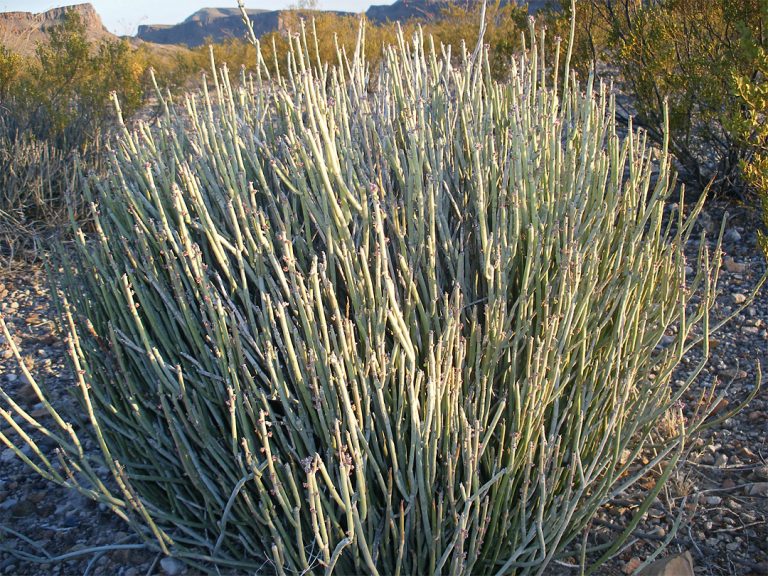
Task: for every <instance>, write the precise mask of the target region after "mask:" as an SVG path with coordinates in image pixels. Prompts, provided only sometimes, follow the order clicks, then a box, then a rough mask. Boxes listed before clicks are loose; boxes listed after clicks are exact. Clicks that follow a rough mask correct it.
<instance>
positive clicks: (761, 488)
mask: <svg viewBox="0 0 768 576" xmlns="http://www.w3.org/2000/svg"><path fill="white" fill-rule="evenodd" d="M747 494H748V495H750V496H768V482H755V483H754V484H752V486H750V487H749V488H748V489H747Z"/></svg>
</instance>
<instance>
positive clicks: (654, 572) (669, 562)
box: [638, 551, 694, 576]
mask: <svg viewBox="0 0 768 576" xmlns="http://www.w3.org/2000/svg"><path fill="white" fill-rule="evenodd" d="M638 576H694V573H693V558H692V557H691V553H690V552H688V551H686V552H684V553H683V554H677V555H675V556H667V557H666V558H662V559H661V560H657V561H656V562H654V563H653V564H651V565H650V566H647V567H646V568H645V569H644V570H643V571H642V572H640V574H639V575H638Z"/></svg>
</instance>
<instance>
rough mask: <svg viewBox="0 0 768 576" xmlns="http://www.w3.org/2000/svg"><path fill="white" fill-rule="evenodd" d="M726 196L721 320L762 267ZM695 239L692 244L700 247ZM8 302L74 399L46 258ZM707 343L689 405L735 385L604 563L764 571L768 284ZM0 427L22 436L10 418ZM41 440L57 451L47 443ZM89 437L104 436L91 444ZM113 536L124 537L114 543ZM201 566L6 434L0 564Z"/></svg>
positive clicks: (747, 228)
mask: <svg viewBox="0 0 768 576" xmlns="http://www.w3.org/2000/svg"><path fill="white" fill-rule="evenodd" d="M726 208H728V210H729V211H730V212H731V213H732V216H731V217H730V219H729V221H728V224H727V226H726V233H725V235H724V247H725V251H726V255H727V256H726V259H725V261H724V266H723V270H722V273H721V277H720V284H719V289H720V293H719V297H718V304H717V307H716V309H715V311H714V316H715V319H717V318H722V317H725V316H727V315H729V314H732V313H733V312H734V311H735V310H737V309H738V307H740V306H742V305H743V304H744V302H745V301H746V298H747V295H748V294H749V293H750V291H751V289H752V288H753V287H754V286H755V283H756V282H757V280H758V279H759V278H760V276H761V274H762V273H763V271H764V269H765V262H764V259H763V256H762V255H761V253H760V250H759V248H758V244H757V233H756V230H757V229H758V228H759V221H758V219H757V216H756V215H755V214H752V213H751V212H750V211H748V210H745V209H741V208H738V207H736V208H734V207H733V206H728V207H726V206H725V205H724V204H722V203H719V202H711V203H710V204H709V205H708V206H707V209H706V211H707V214H706V216H705V218H704V220H703V222H705V223H707V224H711V223H712V222H714V223H718V222H720V220H721V219H722V216H723V213H724V211H725V209H726ZM689 249H690V250H691V254H695V251H696V246H695V245H691V246H690V247H689ZM0 309H1V310H2V313H3V315H4V317H5V318H6V321H7V323H8V325H9V328H10V329H11V331H12V333H13V334H14V337H15V339H16V343H17V344H18V345H19V347H20V349H21V350H22V354H23V357H24V361H25V363H26V364H27V366H28V367H29V368H30V370H31V372H32V373H33V375H34V376H35V378H36V379H37V380H38V381H39V382H43V383H44V384H45V387H46V389H47V390H49V393H50V395H51V396H52V397H53V398H54V399H55V403H56V404H57V405H61V404H66V403H68V402H71V401H72V400H71V398H70V396H69V394H68V389H69V388H71V387H72V386H73V385H74V380H73V377H72V374H71V371H70V368H69V366H68V364H67V361H66V354H67V344H66V342H65V340H64V336H63V335H62V334H61V332H60V331H59V330H58V329H57V327H56V324H55V320H54V319H55V311H54V310H53V308H52V304H51V299H50V293H49V288H48V283H47V280H46V276H45V273H44V271H43V269H42V267H40V266H34V265H32V266H21V267H16V268H13V269H11V270H2V271H0ZM669 341H671V337H670V338H669V339H668V342H669ZM4 344H5V342H4V339H3V337H2V336H1V335H0V386H1V387H2V388H3V389H4V390H6V391H7V392H8V393H9V394H10V395H11V396H12V397H13V398H14V399H16V401H18V403H19V404H20V405H21V406H22V407H23V408H25V409H27V410H29V411H31V412H32V414H33V415H36V416H37V417H41V416H43V415H44V414H45V413H44V410H43V408H42V405H41V404H40V403H39V399H38V398H37V396H36V395H35V393H34V391H33V390H32V388H31V387H30V386H29V384H28V383H27V382H26V379H25V377H24V376H23V374H22V372H21V370H20V369H19V366H18V364H17V363H16V360H15V359H13V357H12V354H11V353H10V351H9V350H7V346H5V345H4ZM662 345H664V342H662ZM710 347H711V358H710V360H709V362H708V363H707V365H706V367H705V368H704V370H703V371H702V373H701V374H700V376H699V377H698V378H697V380H696V382H695V383H694V384H693V386H692V387H691V389H690V390H689V393H688V394H687V396H686V398H685V406H686V408H685V409H686V410H687V411H688V413H689V415H690V411H691V410H693V409H694V407H695V406H696V405H697V404H698V402H699V399H700V397H701V395H702V394H704V393H706V392H707V391H708V390H709V388H710V387H711V386H712V385H713V384H714V383H720V386H721V388H720V389H725V390H726V394H725V397H724V399H723V400H722V401H721V402H720V403H719V404H718V405H717V406H716V409H715V414H714V415H713V416H712V417H711V419H712V427H711V428H710V429H708V430H707V431H706V432H705V433H704V434H703V435H702V436H701V437H699V438H697V439H695V440H694V441H693V442H692V443H691V444H690V446H689V451H688V452H687V453H686V454H685V457H684V458H683V460H682V461H681V463H680V464H679V465H678V466H677V468H676V470H675V471H674V472H673V474H672V476H671V478H670V481H669V482H668V483H667V485H666V486H665V487H664V488H663V489H662V491H661V493H660V494H659V496H658V497H657V498H656V499H655V501H654V502H653V504H652V505H651V507H650V509H649V510H648V512H647V513H646V514H645V515H644V516H643V519H642V521H641V522H640V523H639V524H638V526H637V527H636V529H635V530H634V531H633V535H632V537H631V538H630V539H629V541H628V543H627V545H626V546H625V547H624V548H623V549H622V550H621V551H620V552H619V553H618V554H617V555H616V556H615V557H614V558H613V559H612V560H611V561H610V563H609V564H608V565H607V566H606V567H605V569H604V570H601V574H609V575H613V574H615V575H617V576H618V575H621V574H628V573H631V572H632V571H633V570H634V569H636V568H637V567H639V566H640V565H641V564H642V563H643V562H645V561H646V560H648V559H649V558H652V555H654V553H656V552H658V550H659V548H660V546H661V545H662V544H663V543H665V542H666V543H667V544H668V546H667V548H666V549H665V550H664V551H662V552H661V553H660V554H659V557H661V556H664V555H667V554H678V553H681V552H684V551H688V552H690V554H691V556H692V558H693V561H694V566H695V573H696V574H697V575H707V576H715V575H718V576H719V575H737V574H738V575H747V574H753V575H758V574H768V459H767V458H768V445H766V438H768V387H763V388H761V389H760V390H759V392H758V393H757V395H756V397H755V398H754V399H753V400H752V401H751V402H750V403H749V405H748V406H747V407H746V408H745V409H743V410H741V411H740V412H738V413H736V414H730V412H731V411H732V409H733V408H734V407H736V406H738V405H739V404H740V403H741V402H743V401H744V399H745V398H747V396H748V395H749V394H750V393H751V392H752V391H753V390H754V388H755V383H756V379H757V374H758V373H757V361H758V360H762V359H763V358H766V357H768V355H767V354H766V352H767V351H768V291H766V290H762V291H761V292H760V293H759V294H758V296H757V298H756V300H755V301H754V302H753V303H751V304H750V305H749V306H748V307H747V308H746V309H744V310H743V311H741V312H739V313H738V314H737V316H736V318H735V320H734V321H733V322H732V323H730V324H729V325H727V326H726V327H725V328H724V329H722V330H721V331H720V332H718V333H717V334H715V335H713V337H712V338H711V340H710ZM700 359H701V358H700V353H699V352H698V351H697V350H692V351H691V353H690V354H689V355H687V356H686V357H685V358H684V359H683V362H682V364H681V367H680V369H679V371H678V373H677V374H676V375H675V376H674V378H673V382H681V381H683V380H684V379H685V377H686V374H687V373H688V372H689V371H690V370H693V369H694V367H695V366H696V365H697V364H698V362H699V361H700ZM0 432H2V433H3V434H6V435H8V436H10V437H13V436H14V433H13V432H12V431H11V430H10V429H9V428H8V425H7V423H6V422H5V421H4V420H0ZM42 446H43V449H44V450H45V451H47V452H49V453H50V454H51V455H53V448H54V446H52V445H51V444H50V442H48V443H46V442H45V441H43V442H42ZM86 449H94V447H93V446H92V445H91V446H89V445H88V444H87V443H86ZM652 486H653V479H652V478H649V479H647V480H644V481H643V482H641V483H640V485H638V486H635V487H634V488H632V489H631V490H630V491H629V492H627V493H625V494H621V495H620V496H619V497H617V498H616V499H615V500H614V501H612V502H611V503H609V504H608V505H606V506H605V507H603V508H602V509H601V511H600V513H599V514H598V516H597V517H596V518H595V520H594V522H593V523H592V526H591V528H590V532H589V539H590V541H594V542H595V543H598V542H610V541H611V540H612V539H615V537H616V536H617V534H618V533H620V532H621V531H623V530H624V529H625V528H626V527H627V526H628V525H629V523H630V521H631V520H632V518H633V516H634V512H635V510H637V507H638V505H639V504H640V503H641V502H642V500H643V497H644V495H645V492H644V491H647V490H650V489H651V488H652ZM676 522H677V523H678V529H677V532H676V533H675V531H674V527H675V523H676ZM668 540H669V542H667V541H668ZM116 545H119V546H123V548H121V549H114V547H115V546H116ZM64 555H66V558H61V557H62V556H64ZM577 558H578V557H577V556H575V555H574V557H573V558H564V559H563V560H561V561H559V562H558V563H557V564H556V565H554V566H553V568H552V569H551V570H550V571H549V573H551V574H577V573H578V571H577V570H575V569H574V568H573V565H575V564H577V563H578V560H577ZM192 573H193V571H192V570H191V569H188V568H185V567H184V565H182V564H181V563H179V562H178V561H176V560H172V559H168V558H162V557H161V556H160V555H158V554H157V553H156V552H155V551H153V550H152V549H151V548H150V547H149V546H142V543H141V541H140V540H139V538H138V537H137V536H136V535H134V534H133V533H132V532H131V531H130V529H129V528H128V527H127V526H126V525H125V524H123V523H122V522H121V521H120V520H119V519H118V518H117V517H116V516H114V515H113V514H112V513H111V512H109V511H108V510H106V509H104V508H103V507H100V506H99V505H98V504H96V503H94V502H92V501H90V500H88V499H87V498H84V497H81V496H79V495H77V494H74V493H71V492H69V491H67V490H65V489H63V488H60V487H58V486H56V485H54V484H51V483H50V482H47V481H45V480H43V479H41V478H40V477H39V476H37V475H36V474H35V473H34V472H32V471H31V470H30V469H29V468H28V467H27V466H26V465H25V464H24V463H23V462H22V461H21V460H20V459H19V458H18V457H17V456H16V454H15V453H14V452H13V451H12V450H10V449H7V448H5V447H4V446H3V444H2V443H0V575H2V574H14V575H16V574H18V575H23V574H29V575H35V576H37V575H69V574H96V575H102V574H103V575H109V576H139V575H143V574H148V575H149V574H159V575H162V574H165V575H168V576H175V575H183V574H192Z"/></svg>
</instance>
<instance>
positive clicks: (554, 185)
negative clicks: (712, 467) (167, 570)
mask: <svg viewBox="0 0 768 576" xmlns="http://www.w3.org/2000/svg"><path fill="white" fill-rule="evenodd" d="M531 36H532V37H533V32H532V33H531ZM303 37H304V35H303V34H300V35H298V36H296V37H291V41H292V46H293V48H292V51H291V57H290V59H289V61H288V63H289V65H288V67H287V68H285V69H283V70H282V71H281V74H280V75H279V77H278V76H277V75H273V76H272V79H271V81H269V82H267V81H265V78H266V75H267V71H266V64H265V63H264V62H263V59H260V60H259V70H258V74H257V76H256V77H255V78H243V79H242V81H241V83H240V84H239V85H235V84H233V83H232V82H231V81H230V78H229V77H228V75H227V73H226V70H224V71H222V72H221V73H220V74H216V73H214V80H215V85H214V86H213V88H211V89H210V90H208V89H207V88H205V89H204V92H203V94H202V95H198V96H195V95H190V96H187V98H186V99H185V100H184V104H183V106H182V107H181V108H178V107H176V106H174V105H172V104H171V103H170V102H165V103H164V105H165V106H166V107H167V113H166V114H165V115H164V116H163V118H162V119H161V120H160V122H159V124H158V125H157V126H156V127H154V128H151V127H149V126H146V125H142V126H140V127H139V128H138V129H137V130H136V131H133V132H131V131H129V130H127V129H125V130H124V132H123V134H122V136H121V138H120V139H119V141H118V143H117V146H116V147H115V150H114V155H113V157H112V167H111V172H110V175H109V176H108V177H102V178H99V177H96V178H89V179H85V180H83V186H84V189H85V194H86V195H87V197H88V198H90V199H91V200H92V217H93V226H94V228H93V232H92V233H89V232H87V231H85V230H82V229H78V230H77V238H78V245H77V249H76V250H75V252H74V253H73V254H64V255H63V256H64V258H65V260H64V263H63V269H64V271H65V273H64V275H63V277H61V279H60V282H61V288H62V290H63V294H64V295H65V297H64V299H63V300H62V309H63V312H64V317H65V322H66V324H67V326H68V327H69V335H70V342H71V347H72V358H73V363H74V368H75V373H76V375H77V379H78V382H79V387H78V398H79V400H80V404H81V406H82V411H83V414H84V415H85V416H84V418H85V422H84V423H83V422H80V421H81V420H82V419H83V418H82V417H80V416H79V415H73V414H69V415H64V416H61V415H59V414H58V413H57V412H56V410H55V409H54V408H53V407H51V405H50V403H49V402H48V399H47V397H46V395H45V394H44V393H43V392H42V391H41V392H40V396H41V400H42V401H44V403H45V405H46V407H47V408H48V410H49V411H50V413H51V416H52V418H53V419H54V422H56V423H57V425H56V427H50V428H46V429H44V430H43V433H45V434H47V435H49V436H51V437H52V438H53V439H54V440H55V441H56V442H57V443H58V444H59V446H60V448H61V452H60V459H59V460H58V461H49V460H47V459H46V458H45V456H44V455H42V454H41V452H40V451H39V450H38V449H37V448H36V446H35V445H34V444H33V446H32V448H33V454H34V456H33V457H32V458H27V456H26V455H25V454H24V453H22V452H21V451H20V449H19V447H18V446H16V444H15V443H14V442H12V441H11V439H9V438H6V437H2V439H3V440H4V441H5V442H6V443H8V444H9V445H11V446H12V448H13V449H14V450H16V451H17V453H18V454H19V455H20V457H22V458H25V459H27V461H28V462H29V463H30V464H31V465H33V466H35V467H36V469H37V470H38V471H39V472H40V473H42V474H43V475H44V476H46V477H47V478H50V479H52V480H55V481H57V482H60V483H62V484H65V485H68V486H72V487H73V488H75V489H76V490H79V491H80V492H81V493H83V494H86V495H88V496H90V497H92V498H95V499H98V500H99V501H101V502H103V503H105V504H106V505H108V506H109V507H111V508H112V509H113V510H114V511H115V512H116V513H117V514H119V515H120V516H121V517H123V518H125V519H126V520H127V521H128V522H130V523H131V524H132V525H133V526H134V527H135V528H136V530H138V531H139V532H140V533H141V534H142V535H143V536H144V537H145V538H146V539H147V540H148V541H151V542H154V546H156V547H157V548H158V549H159V550H161V551H163V552H165V553H169V554H173V555H175V556H177V557H179V558H181V559H184V560H185V561H187V562H190V563H195V564H198V565H199V566H201V567H203V568H205V567H206V566H208V567H209V568H210V563H214V564H216V565H218V566H219V567H229V568H234V569H237V570H246V569H249V570H260V569H261V570H269V571H270V572H272V571H274V572H276V573H279V574H282V573H289V572H294V571H295V572H306V571H318V572H319V571H321V570H325V571H326V572H327V573H330V572H332V571H334V569H335V570H336V572H338V573H340V574H350V573H370V574H377V573H382V574H390V573H393V574H397V573H408V574H427V573H431V574H449V573H450V574H470V573H471V574H487V573H494V574H496V573H498V574H508V573H532V572H538V571H539V570H540V569H542V568H543V567H545V566H546V565H548V564H549V563H551V562H552V561H553V559H557V558H559V557H561V556H562V555H563V554H564V553H565V552H564V551H565V550H566V547H568V546H569V545H570V546H572V547H573V546H577V547H578V544H577V543H576V541H577V539H578V542H581V536H582V534H583V529H584V527H585V526H586V525H587V524H588V523H589V521H590V519H591V518H592V516H593V515H594V513H595V511H596V510H597V509H598V507H600V506H601V505H602V504H604V503H605V502H606V501H607V500H609V499H610V498H612V497H613V496H615V495H616V494H619V493H620V492H621V491H622V490H623V489H624V488H626V487H627V486H631V485H632V484H633V483H635V482H637V481H638V480H639V479H641V478H643V477H645V476H646V475H648V474H649V473H651V471H652V470H653V471H655V472H654V473H659V472H660V463H663V462H665V461H671V463H670V464H668V465H667V467H666V468H663V471H661V473H660V476H658V477H657V478H656V480H657V482H656V488H654V489H653V490H651V491H650V493H649V494H648V499H647V501H646V502H645V503H644V504H643V506H642V507H641V508H640V509H639V510H638V517H639V516H640V515H641V514H642V513H643V512H644V510H645V509H646V508H647V506H648V505H650V502H651V501H652V500H653V498H654V497H655V495H656V494H657V493H658V490H660V488H661V486H662V485H663V482H664V479H665V478H666V476H667V474H668V473H669V471H670V470H671V467H672V466H673V465H674V462H675V460H676V457H677V455H678V454H679V453H680V451H681V450H682V449H683V445H684V441H685V438H686V437H687V435H688V434H690V433H694V432H695V431H696V429H697V427H698V426H699V425H700V423H701V419H702V418H703V417H704V416H705V415H707V413H708V411H707V409H706V407H703V408H702V409H701V411H700V412H699V413H698V416H697V417H696V418H694V419H693V420H691V421H686V419H685V418H684V417H683V416H682V412H681V408H680V406H679V405H678V400H679V399H680V397H681V395H682V394H683V393H684V391H685V389H686V386H687V384H686V385H684V386H682V387H680V388H677V389H672V388H670V384H669V381H670V374H671V372H672V370H673V369H674V367H675V366H676V365H677V363H678V362H679V360H680V358H681V357H682V355H683V354H684V353H685V352H686V351H687V350H689V349H690V348H691V347H692V346H694V345H696V343H697V342H702V343H703V344H702V345H703V347H704V355H705V356H706V352H707V350H706V346H707V342H708V335H709V323H708V311H709V309H710V308H711V306H712V303H713V292H714V288H715V284H716V281H717V270H718V264H719V260H720V252H719V249H718V250H717V251H716V253H715V254H714V255H712V256H710V254H709V253H708V251H707V250H706V248H704V246H705V244H704V243H702V249H701V251H700V254H699V258H698V261H697V262H695V263H693V265H694V266H695V269H696V271H697V272H696V274H695V275H693V276H691V277H690V278H689V279H686V273H685V268H686V259H685V257H684V255H683V247H684V244H685V243H686V241H687V240H688V238H689V236H690V234H691V231H692V226H693V218H690V219H683V217H682V216H680V215H679V214H672V216H670V217H669V218H667V217H665V198H666V196H667V194H668V192H669V190H670V188H671V187H672V185H673V182H672V176H671V173H670V157H669V156H668V155H667V153H666V151H665V150H662V151H660V152H656V151H652V150H651V149H649V148H648V147H647V145H646V140H645V137H644V136H643V135H638V134H634V133H630V135H629V137H628V138H627V139H625V140H623V141H622V140H620V139H619V138H618V137H617V135H616V132H615V125H614V122H613V112H614V102H613V100H612V99H611V98H610V97H609V96H607V94H606V92H605V91H604V90H602V89H601V90H600V91H598V92H597V93H593V90H592V85H591V83H588V84H587V85H586V86H579V85H577V84H575V83H574V82H573V81H572V80H571V78H570V76H569V75H568V74H567V65H566V75H565V76H561V77H559V78H558V77H555V78H554V82H553V84H551V85H550V84H548V82H547V80H546V77H547V73H546V70H547V68H546V66H545V63H544V62H543V61H542V60H541V59H540V57H539V52H538V50H537V47H536V44H535V43H533V48H532V49H531V50H530V52H527V53H524V54H522V55H519V56H517V57H516V58H515V59H514V61H513V68H512V77H511V80H510V82H508V83H504V84H498V83H495V82H494V81H493V80H492V77H491V67H490V65H489V60H488V51H487V50H484V49H483V48H482V44H479V45H478V47H477V48H476V49H475V50H474V52H471V53H469V52H467V51H463V52H461V54H460V58H459V62H460V64H459V65H456V66H454V65H453V64H452V63H451V60H450V59H449V58H447V57H446V56H445V53H441V52H437V51H435V50H434V49H433V48H432V42H431V41H430V40H425V39H424V38H423V37H422V36H420V35H416V36H415V37H414V39H413V42H410V43H409V42H406V40H405V39H404V38H403V37H402V36H400V37H399V39H398V44H397V46H395V47H393V48H392V47H391V48H388V49H387V50H386V51H385V55H384V59H383V63H382V67H381V69H380V70H379V72H378V74H377V75H376V80H375V82H376V83H375V85H370V84H369V83H368V79H367V76H366V73H367V67H366V64H365V62H364V60H363V59H362V56H361V53H360V52H359V51H356V52H355V53H354V56H353V57H351V58H350V59H347V58H345V57H343V56H341V55H340V56H339V58H340V61H341V63H342V65H341V66H339V67H325V66H322V64H321V63H319V62H315V63H314V64H313V65H310V62H313V58H314V57H315V55H316V53H315V52H314V50H313V48H311V46H312V43H311V42H310V43H309V47H308V46H307V44H306V43H305V42H303V41H302V40H301V38H303ZM315 64H316V65H315ZM555 70H557V67H555ZM553 86H556V87H557V89H554V88H553ZM654 166H657V167H658V178H654V176H653V174H654V172H653V169H654ZM625 171H627V173H628V177H627V178H625V177H624V173H625ZM694 213H695V210H694ZM667 216H669V215H667ZM673 325H674V326H676V328H677V331H676V332H675V336H674V338H673V339H674V342H673V343H672V344H671V345H670V346H669V347H666V348H663V347H661V346H660V342H661V341H662V337H663V336H664V334H665V332H666V331H667V330H668V329H669V328H670V327H671V326H673ZM6 334H7V332H6ZM8 342H9V343H11V345H13V340H12V339H11V338H8ZM694 377H695V374H694V375H693V376H691V378H692V379H693V378H694ZM688 383H690V381H689V382H688ZM0 396H2V397H3V398H4V399H5V401H6V403H10V402H12V400H11V399H10V398H9V397H8V396H7V395H6V394H5V393H2V392H0ZM15 412H16V413H17V415H21V416H23V417H24V419H22V418H18V417H17V420H13V418H11V416H10V414H9V412H6V411H4V412H2V414H3V416H5V418H6V420H8V421H9V423H10V422H13V424H10V425H11V426H14V427H15V428H16V429H18V430H22V429H23V427H22V425H21V424H19V422H24V421H27V422H28V421H29V420H26V418H27V416H28V415H27V414H25V413H24V411H23V409H21V408H20V407H18V406H15ZM662 417H664V418H665V422H667V425H666V428H665V430H664V431H663V433H662V432H661V431H659V429H658V428H657V422H658V421H659V420H660V419H661V418H662ZM70 421H78V422H80V423H81V424H85V425H86V426H87V429H89V430H90V431H91V432H92V433H93V435H94V438H95V439H96V441H97V442H98V445H99V446H100V448H101V452H102V457H103V462H101V461H96V460H94V459H93V458H92V457H91V456H88V455H84V454H83V452H82V450H81V445H82V443H81V441H80V438H79V437H78V436H77V435H76V434H75V432H74V428H73V427H72V426H71V425H70V424H69V423H68V422H70ZM669 422H673V423H674V425H669ZM24 440H25V439H24V437H23V436H22V440H19V442H22V443H23V441H24ZM26 441H27V442H32V441H31V440H26ZM646 450H647V451H648V452H647V454H650V458H649V461H647V464H646V465H641V464H640V463H639V462H638V459H639V456H640V454H641V453H646V452H645V451H646ZM100 465H101V466H105V467H106V468H108V469H109V470H110V471H111V473H112V476H113V478H114V481H115V485H116V486H117V488H115V489H112V488H110V486H111V484H110V485H107V484H105V483H104V482H103V481H102V480H101V478H100V477H99V475H98V474H97V472H96V470H97V468H98V466H100ZM629 528H630V529H631V526H630V527H629ZM623 538H626V534H625V535H624V536H623ZM623 538H618V539H617V540H616V542H615V543H610V544H608V545H607V546H604V547H603V548H602V549H600V548H598V549H597V551H598V552H602V553H604V554H603V557H602V558H599V559H598V561H597V562H596V563H595V567H596V566H599V564H600V561H601V560H602V559H604V558H605V557H607V556H609V555H610V554H611V553H612V551H614V550H615V549H616V548H617V547H618V546H620V544H621V542H622V541H623ZM584 552H585V553H586V550H584ZM591 552H595V550H591ZM569 553H570V552H569ZM598 555H599V554H598Z"/></svg>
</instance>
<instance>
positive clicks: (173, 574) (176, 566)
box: [160, 558, 184, 576]
mask: <svg viewBox="0 0 768 576" xmlns="http://www.w3.org/2000/svg"><path fill="white" fill-rule="evenodd" d="M160 567H161V568H162V569H163V572H165V573H166V574H168V576H178V575H179V574H181V573H182V572H183V571H184V564H182V563H181V562H179V561H178V560H176V558H163V559H162V560H160Z"/></svg>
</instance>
